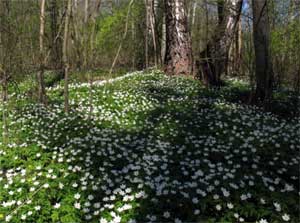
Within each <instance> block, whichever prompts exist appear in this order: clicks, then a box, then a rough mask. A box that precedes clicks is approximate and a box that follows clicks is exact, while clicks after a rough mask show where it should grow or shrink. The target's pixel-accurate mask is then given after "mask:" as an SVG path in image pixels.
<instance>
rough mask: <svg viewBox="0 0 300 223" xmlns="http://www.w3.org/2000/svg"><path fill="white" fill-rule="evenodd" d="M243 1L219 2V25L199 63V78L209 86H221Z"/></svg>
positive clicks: (225, 0)
mask: <svg viewBox="0 0 300 223" xmlns="http://www.w3.org/2000/svg"><path fill="white" fill-rule="evenodd" d="M242 4H243V0H220V1H218V17H219V24H218V26H217V29H216V31H215V34H214V36H213V38H212V39H211V40H210V41H209V42H208V44H207V46H206V49H205V50H204V51H202V52H201V53H200V58H202V59H201V61H197V67H198V69H199V71H198V76H199V77H200V78H202V79H203V81H204V83H205V84H206V85H208V86H219V85H220V84H221V74H222V73H223V72H224V71H225V70H226V61H227V56H228V52H229V48H230V45H231V42H232V39H233V37H234V34H235V33H236V30H237V24H238V21H239V18H240V14H241V10H242Z"/></svg>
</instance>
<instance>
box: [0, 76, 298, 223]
mask: <svg viewBox="0 0 300 223" xmlns="http://www.w3.org/2000/svg"><path fill="white" fill-rule="evenodd" d="M248 91H249V87H248V85H247V84H246V83H244V82H239V81H233V80H231V81H229V82H228V85H227V86H226V87H224V88H222V89H219V90H213V89H212V90H208V89H206V88H204V87H203V86H202V85H200V84H199V82H197V81H195V80H192V79H190V78H186V77H168V76H165V75H163V74H161V73H160V72H159V71H149V72H148V73H143V72H136V73H133V74H131V75H128V76H127V77H125V78H122V79H120V80H117V81H114V82H113V83H107V84H103V83H102V84H95V86H94V87H93V90H92V93H91V92H90V91H89V88H88V85H87V84H82V85H73V86H72V87H71V88H70V98H71V107H72V109H71V111H70V113H69V114H68V115H65V114H64V112H63V89H62V88H60V87H57V88H53V89H49V90H48V95H49V98H50V102H51V103H50V104H49V106H48V107H47V108H44V107H41V106H38V105H36V104H35V103H31V102H29V101H28V100H27V99H25V97H23V96H18V99H16V100H17V101H16V102H17V103H15V104H14V107H15V108H14V110H13V111H12V112H10V115H9V129H10V135H9V144H8V146H4V145H3V143H1V144H0V222H2V221H7V222H14V223H18V222H31V223H32V222H39V223H42V222H62V223H71V222H101V223H105V222H114V223H119V222H177V223H179V222H259V223H266V222H299V211H300V208H299V196H300V192H299V172H300V171H299V161H300V155H299V149H300V137H299V134H300V132H299V131H300V130H299V129H300V119H299V117H288V118H283V117H281V116H278V115H275V114H272V113H270V112H264V111H262V110H261V109H260V108H257V107H255V106H250V105H244V104H242V103H239V102H238V100H239V98H240V97H241V95H243V94H246V93H247V92H248ZM91 95H92V100H90V96H91ZM281 95H282V94H281ZM288 101H289V100H288V96H285V97H282V100H281V101H280V103H278V104H277V106H278V108H281V109H282V110H283V111H285V110H287V109H286V108H288V106H289V105H288ZM91 105H92V106H91ZM279 110H280V109H279ZM2 112H3V107H0V113H2Z"/></svg>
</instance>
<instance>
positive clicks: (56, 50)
mask: <svg viewBox="0 0 300 223" xmlns="http://www.w3.org/2000/svg"><path fill="white" fill-rule="evenodd" d="M56 1H57V0H51V42H52V46H51V61H52V62H53V64H54V68H55V69H57V70H61V67H62V64H61V62H62V52H61V49H62V47H61V38H58V37H59V36H58V33H59V31H58V23H57V18H58V7H57V2H56Z"/></svg>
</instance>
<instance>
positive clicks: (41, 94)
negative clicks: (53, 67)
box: [37, 0, 46, 104]
mask: <svg viewBox="0 0 300 223" xmlns="http://www.w3.org/2000/svg"><path fill="white" fill-rule="evenodd" d="M45 3H46V0H42V1H41V12H40V36H39V41H40V70H39V72H38V73H37V82H38V101H39V103H41V104H46V92H45V83H44V69H45V50H44V34H45Z"/></svg>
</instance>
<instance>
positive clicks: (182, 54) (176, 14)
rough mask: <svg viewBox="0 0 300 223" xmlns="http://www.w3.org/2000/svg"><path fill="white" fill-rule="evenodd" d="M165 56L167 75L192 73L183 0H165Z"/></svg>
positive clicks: (189, 40)
mask: <svg viewBox="0 0 300 223" xmlns="http://www.w3.org/2000/svg"><path fill="white" fill-rule="evenodd" d="M165 13H166V56H165V71H166V72H167V73H168V74H169V75H189V74H191V73H192V65H193V63H192V46H191V38H190V34H189V32H188V27H187V26H188V19H187V14H186V6H185V1H184V0H165Z"/></svg>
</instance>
